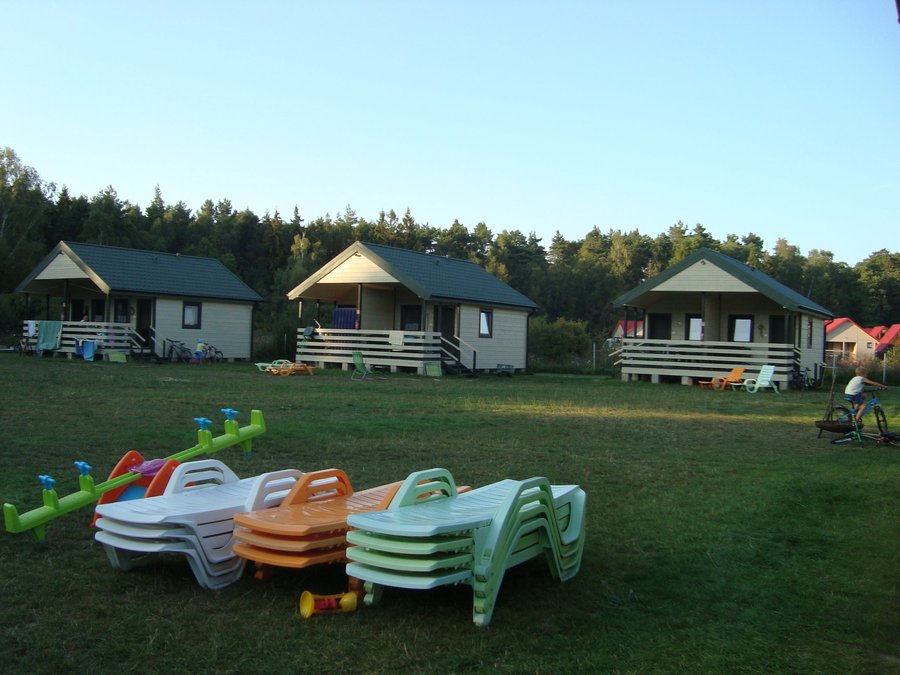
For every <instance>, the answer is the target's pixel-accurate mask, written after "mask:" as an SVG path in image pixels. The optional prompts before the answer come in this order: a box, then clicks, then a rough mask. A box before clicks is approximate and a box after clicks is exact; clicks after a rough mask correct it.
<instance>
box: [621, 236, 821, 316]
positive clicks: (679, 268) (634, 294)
mask: <svg viewBox="0 0 900 675" xmlns="http://www.w3.org/2000/svg"><path fill="white" fill-rule="evenodd" d="M700 260H705V261H707V262H709V263H712V264H713V265H715V266H716V267H718V268H719V269H721V270H722V271H724V272H726V273H727V274H730V275H731V276H733V277H735V278H736V279H738V280H740V281H742V282H743V283H745V284H747V285H748V286H750V287H751V288H752V289H754V290H755V291H757V292H759V293H761V294H762V295H764V296H766V297H767V298H769V299H770V300H772V301H774V302H777V303H778V304H780V305H781V306H782V307H784V308H785V309H789V310H792V311H796V312H807V313H810V314H818V315H820V316H823V317H832V316H834V314H833V313H832V312H831V311H830V310H828V309H825V308H824V307H822V305H820V304H818V303H816V302H813V301H812V300H810V299H809V298H807V297H805V296H803V295H801V294H800V293H798V292H797V291H795V290H794V289H792V288H789V287H787V286H785V285H784V284H783V283H781V282H780V281H776V280H775V279H773V278H772V277H770V276H769V275H768V274H765V273H763V272H760V271H759V270H757V269H754V268H752V267H750V266H749V265H745V264H744V263H742V262H739V261H737V260H735V259H734V258H731V257H729V256H727V255H725V254H724V253H719V252H718V251H713V250H712V249H708V248H701V249H698V250H697V251H695V252H694V253H692V254H691V255H689V256H688V257H687V258H685V259H684V260H681V261H679V262H677V263H676V264H674V265H672V267H670V268H669V269H667V270H665V271H663V272H661V273H659V274H657V275H656V276H655V277H653V278H652V279H648V280H647V281H645V282H644V283H642V284H641V285H639V286H636V287H635V288H633V289H631V290H630V291H628V292H627V293H624V294H622V295H620V296H619V297H618V298H616V299H615V300H614V301H613V306H614V307H621V306H623V305H628V304H629V303H630V302H632V301H633V300H635V299H636V298H639V297H640V296H642V295H644V294H645V293H648V292H650V291H652V290H653V289H654V288H656V287H658V286H659V285H660V284H662V283H664V282H665V281H668V280H669V279H671V278H672V277H674V276H676V275H678V274H680V273H681V272H683V271H684V270H686V269H687V268H688V267H690V266H691V265H694V264H695V263H697V262H699V261H700Z"/></svg>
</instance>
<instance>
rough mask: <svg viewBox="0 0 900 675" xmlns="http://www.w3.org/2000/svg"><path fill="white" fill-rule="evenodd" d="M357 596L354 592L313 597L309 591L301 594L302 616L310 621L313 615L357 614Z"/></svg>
mask: <svg viewBox="0 0 900 675" xmlns="http://www.w3.org/2000/svg"><path fill="white" fill-rule="evenodd" d="M357 600H358V598H357V594H356V593H354V592H353V591H347V592H346V593H335V594H334V595H313V594H312V593H310V592H309V591H303V593H301V594H300V616H302V617H303V618H304V619H308V618H309V617H311V616H312V615H313V614H336V613H338V612H355V611H356V604H357Z"/></svg>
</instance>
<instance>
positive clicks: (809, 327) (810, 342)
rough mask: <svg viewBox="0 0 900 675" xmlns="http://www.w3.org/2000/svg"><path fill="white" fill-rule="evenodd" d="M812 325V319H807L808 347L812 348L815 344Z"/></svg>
mask: <svg viewBox="0 0 900 675" xmlns="http://www.w3.org/2000/svg"><path fill="white" fill-rule="evenodd" d="M812 326H813V323H812V319H807V320H806V348H807V349H812V345H813V334H812V330H813V329H812Z"/></svg>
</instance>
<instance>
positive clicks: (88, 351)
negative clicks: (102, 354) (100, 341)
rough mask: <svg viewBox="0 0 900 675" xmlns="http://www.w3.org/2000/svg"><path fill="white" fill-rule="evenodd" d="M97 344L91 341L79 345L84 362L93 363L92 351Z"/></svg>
mask: <svg viewBox="0 0 900 675" xmlns="http://www.w3.org/2000/svg"><path fill="white" fill-rule="evenodd" d="M96 346H97V343H96V342H94V341H93V340H85V341H84V342H82V343H81V351H82V353H83V354H84V360H85V361H93V360H94V350H95V349H96Z"/></svg>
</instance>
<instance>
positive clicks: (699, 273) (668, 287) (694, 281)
mask: <svg viewBox="0 0 900 675" xmlns="http://www.w3.org/2000/svg"><path fill="white" fill-rule="evenodd" d="M653 291H654V292H656V291H663V292H672V291H684V292H702V291H715V292H717V293H755V292H756V290H755V289H754V288H753V287H751V286H748V285H747V284H745V283H744V282H743V281H741V280H740V279H737V278H735V277H733V276H731V275H730V274H729V273H728V272H725V271H724V270H722V269H720V268H719V267H716V266H715V265H713V264H712V263H709V262H706V261H705V260H700V261H698V262H696V263H694V264H693V265H691V266H690V267H688V268H687V269H685V270H683V271H682V272H681V273H679V274H676V275H675V276H674V277H672V278H671V279H668V280H667V281H664V282H663V283H661V284H659V285H658V286H657V287H656V288H654V289H653Z"/></svg>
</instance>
